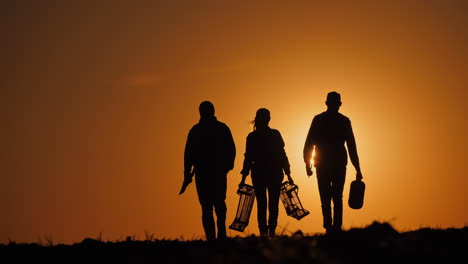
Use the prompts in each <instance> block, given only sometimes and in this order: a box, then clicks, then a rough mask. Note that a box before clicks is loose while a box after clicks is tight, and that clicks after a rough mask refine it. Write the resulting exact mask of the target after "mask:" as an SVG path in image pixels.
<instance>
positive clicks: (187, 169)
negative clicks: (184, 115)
mask: <svg viewBox="0 0 468 264" xmlns="http://www.w3.org/2000/svg"><path fill="white" fill-rule="evenodd" d="M193 141H194V131H193V128H192V129H191V130H190V132H189V134H188V136H187V141H186V143H185V150H184V181H188V182H190V181H192V176H193V174H192V173H191V172H192V167H193V164H194V162H193V143H194V142H193Z"/></svg>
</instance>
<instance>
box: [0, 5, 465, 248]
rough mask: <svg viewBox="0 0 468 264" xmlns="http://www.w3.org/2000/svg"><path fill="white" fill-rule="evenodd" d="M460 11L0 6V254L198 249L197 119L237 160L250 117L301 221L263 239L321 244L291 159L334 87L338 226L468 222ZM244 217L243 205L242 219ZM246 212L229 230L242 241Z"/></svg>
mask: <svg viewBox="0 0 468 264" xmlns="http://www.w3.org/2000/svg"><path fill="white" fill-rule="evenodd" d="M467 12H468V8H467V3H466V1H450V0H449V1H435V0H434V1H418V0H415V1H385V2H384V1H298V2H294V4H293V3H292V2H283V1H268V2H267V3H266V2H265V1H245V2H242V4H241V3H239V1H204V0H203V1H132V2H130V1H73V2H70V1H66V2H65V1H64V2H60V1H48V0H44V1H40V3H39V2H38V1H9V2H8V3H4V4H3V5H2V9H1V11H0V13H1V16H0V17H1V18H0V20H1V21H2V23H1V25H2V26H1V28H2V31H1V32H2V35H3V36H2V39H3V40H4V41H3V43H2V44H0V45H1V47H2V54H3V56H2V62H1V66H2V71H1V72H2V78H1V79H2V89H3V93H2V96H1V97H0V98H1V99H0V100H1V105H2V108H1V109H2V111H1V112H2V117H3V118H2V120H3V122H2V129H1V135H2V137H1V138H2V142H3V144H2V145H3V146H4V147H3V148H2V166H1V172H0V198H1V199H0V206H1V208H2V217H1V219H0V242H2V243H4V242H8V240H9V239H11V240H14V241H17V242H37V240H38V237H44V236H52V237H53V239H54V241H55V242H62V243H72V242H79V241H81V240H82V239H83V238H85V237H93V238H96V237H97V236H98V235H99V234H102V239H104V240H116V239H119V238H125V237H126V236H128V235H134V234H135V235H136V236H137V237H140V238H144V232H145V231H147V232H149V233H152V234H154V236H155V237H156V238H179V237H184V238H185V239H192V238H200V237H202V234H203V229H202V225H201V211H200V205H199V204H198V200H197V196H196V191H195V186H194V184H192V185H189V187H188V188H187V191H186V192H185V193H184V194H183V195H180V196H179V195H178V192H179V189H180V184H181V183H182V180H183V151H184V144H185V140H186V137H187V133H188V131H189V129H190V128H191V127H192V126H193V125H194V124H195V123H196V122H198V118H199V116H198V105H199V103H200V102H202V101H204V100H210V101H211V102H213V104H214V105H215V107H216V116H217V118H218V119H219V120H221V121H222V122H225V123H226V124H227V125H229V127H230V128H231V131H232V134H233V137H234V140H235V144H236V150H237V156H236V160H235V166H234V170H233V171H231V172H230V173H229V174H228V191H227V207H228V212H227V224H228V225H229V224H230V222H231V221H232V220H233V219H234V217H235V213H236V207H237V201H238V195H237V194H236V189H237V185H238V183H239V181H240V179H241V175H240V170H241V169H242V161H243V153H244V150H245V143H246V136H247V134H248V133H249V132H250V131H251V124H250V121H251V120H252V119H253V118H254V116H255V111H256V110H257V109H258V108H260V107H265V108H268V109H269V110H270V111H271V121H270V126H271V127H272V128H276V129H278V130H280V131H281V134H282V136H283V138H284V141H285V144H286V146H285V149H286V153H287V155H288V157H289V160H290V163H291V171H292V176H293V177H294V180H295V183H296V184H297V185H298V186H299V196H300V198H301V201H302V204H303V206H304V208H306V209H307V210H308V211H310V215H308V216H306V217H305V218H303V219H301V220H300V221H298V220H296V219H293V218H291V217H288V216H286V214H285V211H284V209H283V208H282V207H281V205H280V215H279V219H278V229H277V230H278V231H279V232H281V231H284V232H285V233H286V234H287V232H294V231H296V230H298V229H301V230H302V231H303V232H304V233H310V234H313V233H317V232H323V228H322V226H321V225H322V219H321V218H322V216H321V209H320V199H319V195H318V189H317V180H316V178H315V174H314V176H312V177H310V178H308V177H307V175H306V172H305V167H304V163H303V159H302V148H303V146H304V141H305V137H306V134H307V131H308V128H309V126H310V123H311V121H312V118H313V116H314V115H315V114H318V113H320V112H322V111H325V109H326V106H325V99H326V94H327V93H328V92H329V91H338V92H339V93H340V94H341V96H342V102H343V105H342V107H341V109H340V112H342V113H343V114H345V115H346V116H348V117H349V118H350V119H351V121H352V125H353V129H354V134H355V137H356V142H357V149H358V153H359V158H360V162H361V168H362V173H363V176H364V181H365V183H366V186H367V187H366V188H367V189H366V196H365V201H364V206H363V208H362V209H360V210H352V209H350V208H349V207H347V206H346V201H347V195H348V193H349V183H350V181H351V179H353V178H354V176H355V171H354V168H353V167H352V166H351V165H348V170H347V179H346V183H345V190H344V197H343V200H344V204H345V205H344V217H343V223H344V224H343V228H344V229H347V228H351V227H357V226H364V225H367V224H369V223H371V222H372V221H374V220H381V221H389V222H391V223H392V224H393V225H394V226H395V228H397V229H398V230H407V229H415V228H419V227H421V226H430V227H460V226H464V225H465V224H466V223H467V222H468V215H467V212H468V208H467V204H468V203H467V196H466V194H465V192H466V190H465V188H466V187H467V180H466V177H465V172H466V171H467V166H466V160H465V158H466V149H467V147H468V145H467V140H466V135H468V131H467V125H466V120H467V111H466V101H467V100H468V98H467V90H466V87H467V79H466V76H467V75H466V73H467V72H468V65H467V61H468V58H467V54H468V53H467V47H468V43H467V39H468V38H467V37H468V36H467V28H468V23H467V20H466V14H467ZM254 210H255V207H254ZM257 229H258V228H257V226H256V219H255V211H254V212H253V213H252V217H251V223H250V224H249V226H248V227H247V229H246V230H245V231H244V232H243V233H239V232H236V231H233V230H229V229H228V232H230V233H229V234H228V235H230V236H235V235H241V236H242V235H248V234H257Z"/></svg>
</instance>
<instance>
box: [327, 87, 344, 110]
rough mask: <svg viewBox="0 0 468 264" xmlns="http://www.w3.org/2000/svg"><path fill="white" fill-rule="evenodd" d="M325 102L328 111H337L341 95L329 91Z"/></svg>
mask: <svg viewBox="0 0 468 264" xmlns="http://www.w3.org/2000/svg"><path fill="white" fill-rule="evenodd" d="M325 104H326V105H327V106H328V110H329V111H336V112H338V109H340V106H341V95H340V94H339V93H337V92H335V91H333V92H329V93H328V94H327V101H325Z"/></svg>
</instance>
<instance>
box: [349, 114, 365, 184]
mask: <svg viewBox="0 0 468 264" xmlns="http://www.w3.org/2000/svg"><path fill="white" fill-rule="evenodd" d="M346 126H347V128H346V146H347V147H348V153H349V158H350V159H351V163H352V164H353V166H354V168H355V169H356V180H361V179H362V173H361V165H360V164H359V156H358V152H357V147H356V139H355V138H354V132H353V127H352V125H351V121H350V120H347V124H346Z"/></svg>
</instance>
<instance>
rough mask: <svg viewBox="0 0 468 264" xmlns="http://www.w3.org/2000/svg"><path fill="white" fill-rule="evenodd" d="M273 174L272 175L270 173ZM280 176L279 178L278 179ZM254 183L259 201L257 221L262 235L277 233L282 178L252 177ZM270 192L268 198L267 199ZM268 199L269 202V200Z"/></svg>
mask: <svg viewBox="0 0 468 264" xmlns="http://www.w3.org/2000/svg"><path fill="white" fill-rule="evenodd" d="M268 176H270V177H271V176H272V175H268ZM277 178H278V179H277ZM252 185H253V187H254V189H255V198H256V201H257V222H258V228H259V231H260V235H267V233H268V232H269V233H270V235H274V234H275V230H276V226H277V225H278V211H279V197H280V189H281V178H280V177H274V178H272V179H267V180H266V179H265V178H263V177H262V178H260V177H252ZM267 192H268V199H267ZM267 200H268V202H267ZM267 203H268V225H267Z"/></svg>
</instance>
